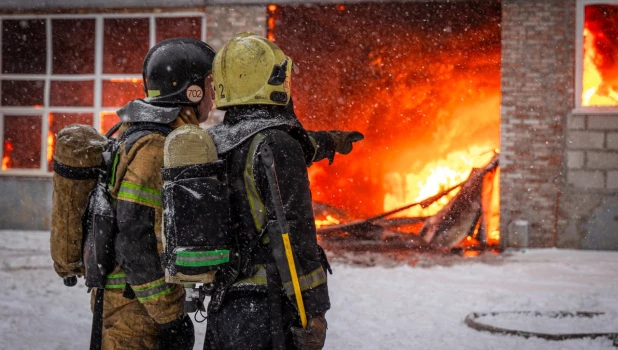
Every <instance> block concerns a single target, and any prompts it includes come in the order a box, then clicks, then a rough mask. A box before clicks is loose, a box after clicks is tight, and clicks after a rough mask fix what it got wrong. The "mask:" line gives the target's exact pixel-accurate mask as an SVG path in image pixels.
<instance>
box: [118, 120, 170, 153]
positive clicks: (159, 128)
mask: <svg viewBox="0 0 618 350" xmlns="http://www.w3.org/2000/svg"><path fill="white" fill-rule="evenodd" d="M170 132H172V128H170V127H169V126H167V125H165V124H156V123H138V124H135V125H132V126H130V127H129V128H128V129H127V130H126V131H125V132H124V133H123V134H122V136H121V137H120V140H118V143H119V144H120V143H122V142H126V145H125V152H127V153H129V150H131V147H133V145H135V143H136V142H137V141H139V139H141V138H142V137H144V136H147V135H150V134H160V135H163V136H167V135H169V133H170Z"/></svg>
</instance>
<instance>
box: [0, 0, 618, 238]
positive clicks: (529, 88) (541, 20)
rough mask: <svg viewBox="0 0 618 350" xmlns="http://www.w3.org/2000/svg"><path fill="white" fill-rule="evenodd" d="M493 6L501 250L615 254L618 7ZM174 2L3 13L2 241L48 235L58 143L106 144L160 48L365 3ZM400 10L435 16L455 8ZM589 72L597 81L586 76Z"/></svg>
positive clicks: (26, 6) (67, 5) (507, 1)
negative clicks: (96, 139)
mask: <svg viewBox="0 0 618 350" xmlns="http://www.w3.org/2000/svg"><path fill="white" fill-rule="evenodd" d="M494 2H495V3H496V4H497V5H496V6H499V11H498V14H497V18H498V20H499V28H500V29H499V30H500V33H499V35H500V39H499V40H500V45H499V46H500V53H499V60H500V61H499V62H498V66H497V67H499V77H496V79H498V80H499V96H500V102H499V119H500V120H499V125H500V127H499V131H496V132H499V143H500V239H501V244H502V245H503V246H519V245H522V242H524V244H523V245H526V246H530V247H552V246H556V247H564V248H583V249H613V250H616V249H618V97H617V96H618V93H617V91H618V83H617V82H618V78H615V77H618V70H617V68H616V67H618V60H617V62H615V63H614V62H609V61H611V60H609V59H606V60H605V61H602V62H601V63H599V62H600V61H599V60H600V58H603V54H606V55H607V52H610V53H611V52H614V53H618V39H614V38H611V36H610V38H609V39H608V42H607V43H605V44H604V45H603V46H602V48H604V49H605V50H606V52H595V55H596V56H595V55H591V54H590V52H592V51H594V48H591V46H590V45H593V44H594V43H593V42H594V38H597V39H596V40H597V41H596V42H599V40H601V39H599V38H601V34H602V33H611V28H610V29H607V28H606V27H608V26H609V27H611V24H612V23H614V24H615V23H618V11H617V10H616V9H618V1H616V0H606V1H592V0H544V1H540V0H502V1H497V0H496V1H494ZM169 3H170V2H164V1H158V0H156V1H134V0H131V1H116V0H109V1H105V2H104V1H85V0H62V1H47V2H44V1H35V0H24V1H20V2H19V3H17V2H10V1H9V2H3V3H2V4H0V13H1V14H0V21H1V25H2V31H1V32H0V33H2V34H1V36H0V43H1V46H2V55H1V57H2V62H1V64H0V65H1V67H2V69H1V70H0V84H1V85H0V94H1V95H0V139H1V140H2V142H1V143H0V154H2V170H0V229H41V230H45V229H49V227H50V213H51V193H52V191H51V188H52V181H51V176H52V174H53V172H52V171H53V169H52V168H51V155H52V154H53V145H54V135H55V133H57V132H58V131H59V130H60V129H61V128H62V127H64V126H66V125H68V124H71V123H75V122H79V123H86V124H90V125H93V126H94V127H96V128H98V129H99V130H101V131H105V130H107V129H108V128H109V127H111V126H112V125H113V124H114V123H115V121H116V115H115V111H116V110H117V109H119V108H120V107H122V106H123V105H124V104H125V103H126V102H128V101H129V100H131V99H133V98H136V97H141V96H142V95H143V92H142V87H141V84H142V81H141V79H142V77H141V62H142V59H143V57H144V55H145V54H146V52H147V51H148V49H149V48H150V47H152V46H153V45H155V44H156V43H157V42H159V41H160V40H163V39H165V38H168V37H174V36H189V37H194V38H197V39H201V40H205V41H206V42H208V43H209V44H211V45H212V46H213V47H214V48H215V49H217V48H219V47H220V46H221V45H222V44H223V43H224V42H225V41H226V40H227V39H228V38H229V37H231V36H232V35H234V34H236V33H238V32H243V31H251V32H255V33H257V34H260V35H264V36H267V35H271V34H272V29H273V26H274V25H275V24H274V23H275V22H276V23H279V22H278V21H279V19H278V17H277V15H276V10H275V9H276V6H275V7H272V6H273V5H277V6H280V7H281V8H284V7H285V8H287V9H290V10H289V11H306V10H303V9H304V8H306V7H307V6H314V7H315V6H317V7H320V6H323V8H324V11H326V10H328V9H330V8H333V9H338V10H341V11H344V9H345V6H349V7H353V6H364V5H363V4H365V3H368V2H365V1H339V2H333V1H309V2H307V1H291V0H289V1H271V2H262V1H248V0H247V1H233V2H230V1H196V0H182V1H175V2H173V7H170V6H168V5H169ZM309 3H311V4H310V5H308V4H309ZM395 3H414V4H415V6H416V7H413V8H414V9H422V7H421V5H422V4H425V3H426V4H428V6H429V4H431V6H433V7H432V9H435V8H439V7H440V6H442V5H441V4H443V3H444V4H446V3H448V2H441V1H437V0H434V1H426V2H423V1H396V2H395ZM450 3H460V4H464V5H462V6H465V4H466V3H470V4H472V5H473V4H474V3H476V2H475V1H455V2H453V1H451V2H450ZM419 4H421V5H419ZM367 6H369V5H367ZM371 6H381V5H379V4H373V5H371ZM383 6H387V5H386V3H385V4H384V5H383ZM389 6H390V5H389ZM436 6H437V7H436ZM411 8H412V7H411ZM471 8H473V9H472V10H470V11H472V12H474V11H475V10H474V8H475V7H474V6H472V7H471ZM289 11H288V12H289ZM312 11H315V8H313V9H312ZM318 11H321V10H320V9H318ZM473 15H474V14H473ZM473 15H471V16H470V18H476V20H477V21H478V20H479V18H481V19H480V20H482V18H483V16H482V15H481V16H473ZM493 18H496V16H494V17H493ZM612 21H614V22H612ZM282 23H285V21H283V22H282ZM598 23H600V24H598ZM604 23H609V25H606V24H604ZM451 27H452V26H445V27H444V31H445V32H447V33H450V30H451ZM480 27H482V26H480ZM599 28H600V29H599ZM595 30H597V31H596V32H595ZM604 30H605V32H603V31H604ZM479 33H481V32H479ZM595 33H596V34H595ZM598 33H601V34H598ZM478 35H480V34H478ZM594 35H597V37H595V36H594ZM288 38H292V39H293V38H294V35H293V34H291V35H288ZM591 40H592V41H591ZM316 44H318V43H316ZM614 46H615V47H616V49H615V50H616V51H612V50H614V48H613V47H614ZM591 50H592V51H591ZM371 54H372V53H370V55H371ZM610 56H611V54H610ZM372 57H373V56H372ZM614 57H618V56H614ZM372 59H374V61H375V60H377V59H378V58H375V57H373V58H372ZM614 59H615V58H614ZM590 64H593V66H594V65H595V64H596V67H597V69H596V71H594V72H592V73H590V72H591V68H590V67H591V66H590ZM593 68H594V67H593ZM301 69H302V65H301ZM592 70H594V69H592ZM371 72H373V71H371ZM595 79H596V80H597V82H596V85H594V84H595V82H594V81H595ZM599 80H600V82H599ZM591 84H593V85H594V86H592V85H591ZM614 88H615V89H616V90H613V89H614ZM309 123H311V122H309ZM522 236H525V237H523V238H525V239H523V238H522Z"/></svg>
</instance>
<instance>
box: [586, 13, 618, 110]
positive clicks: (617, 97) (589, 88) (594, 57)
mask: <svg viewBox="0 0 618 350" xmlns="http://www.w3.org/2000/svg"><path fill="white" fill-rule="evenodd" d="M583 36H584V45H583V46H584V52H583V55H584V56H583V81H582V83H583V84H582V101H581V102H582V106H618V6H616V5H588V6H586V8H585V20H584V32H583Z"/></svg>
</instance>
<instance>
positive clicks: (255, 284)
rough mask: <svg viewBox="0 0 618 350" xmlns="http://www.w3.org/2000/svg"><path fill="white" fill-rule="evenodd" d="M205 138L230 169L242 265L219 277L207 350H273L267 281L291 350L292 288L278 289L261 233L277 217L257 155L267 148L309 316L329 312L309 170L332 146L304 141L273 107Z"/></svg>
mask: <svg viewBox="0 0 618 350" xmlns="http://www.w3.org/2000/svg"><path fill="white" fill-rule="evenodd" d="M210 132H211V134H212V135H213V138H214V140H215V144H216V145H217V151H218V153H219V155H220V157H222V158H224V159H225V161H226V164H227V174H228V178H227V183H228V189H229V192H230V202H231V210H230V215H231V219H232V220H231V222H232V225H233V226H232V232H233V234H234V237H235V239H236V240H237V242H238V245H237V251H238V253H239V256H240V259H239V260H238V261H236V262H232V263H231V264H230V266H231V267H232V268H231V269H232V270H234V271H232V272H229V271H228V273H225V274H220V275H219V276H218V277H217V278H218V280H217V281H216V285H217V287H216V290H215V293H214V295H213V297H212V299H211V303H210V305H209V314H208V315H209V316H208V331H207V336H206V343H205V349H218V348H224V347H225V348H236V347H237V348H246V349H262V348H268V347H270V346H271V345H270V343H271V338H270V336H271V333H272V329H271V328H272V326H271V324H272V317H273V316H272V313H271V311H272V310H271V309H272V307H273V305H272V296H271V299H269V296H268V281H271V283H272V281H273V280H274V281H276V283H278V287H279V291H280V292H281V298H280V300H281V303H280V304H281V305H280V306H281V312H280V317H281V320H282V326H283V332H284V333H285V338H286V343H287V344H288V345H289V346H288V348H292V347H293V345H292V340H291V333H290V331H289V328H290V327H291V326H299V315H298V311H297V309H296V304H295V301H294V300H295V299H294V295H293V289H292V286H291V284H288V285H286V284H283V283H281V278H280V276H278V272H277V270H276V264H275V260H274V258H273V255H272V252H271V249H270V245H269V239H268V238H267V234H266V231H267V230H269V229H270V228H271V227H277V218H276V214H275V210H274V207H273V202H272V198H271V192H270V190H269V183H268V179H267V177H266V170H265V167H264V165H263V161H262V158H261V157H260V156H259V149H260V145H262V144H263V143H268V145H269V146H270V148H271V149H272V153H273V158H274V162H275V167H276V176H277V181H278V185H279V192H280V194H281V199H282V202H283V207H284V213H285V218H286V220H287V222H288V224H289V227H290V232H289V237H290V241H291V245H292V249H293V251H294V254H295V257H296V261H297V263H298V265H299V266H297V268H298V269H299V271H301V272H299V281H300V286H301V290H302V297H303V300H304V306H305V310H306V313H307V315H308V316H309V317H311V315H317V314H323V313H324V312H326V311H327V310H328V309H329V308H330V300H329V296H328V287H327V283H326V282H327V281H326V272H325V271H326V269H327V268H328V263H327V262H326V258H325V255H324V253H323V250H322V249H321V247H320V246H319V245H318V243H317V238H316V229H315V220H314V216H313V210H312V205H311V191H310V189H309V180H308V176H307V165H309V164H310V163H311V162H312V161H313V160H319V159H321V158H327V157H329V155H331V153H334V152H331V150H332V144H329V140H330V139H329V138H328V137H327V135H326V133H311V134H308V133H307V132H305V131H304V129H302V127H301V126H300V124H299V123H298V121H296V119H295V117H294V116H293V114H292V115H291V116H290V115H289V114H287V115H281V114H278V113H277V107H275V108H273V107H260V108H255V109H253V108H250V107H244V108H238V109H232V110H229V111H228V112H227V114H226V117H225V122H224V124H223V125H221V126H217V127H214V128H213V129H211V130H210ZM331 142H332V141H331ZM273 266H274V268H273ZM226 278H227V279H228V280H226V281H224V280H225V279H226ZM269 300H271V301H269Z"/></svg>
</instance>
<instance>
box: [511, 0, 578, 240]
mask: <svg viewBox="0 0 618 350" xmlns="http://www.w3.org/2000/svg"><path fill="white" fill-rule="evenodd" d="M574 32H575V0H528V1H516V0H503V1H502V69H501V82H502V108H501V152H502V153H501V155H500V166H501V177H500V186H501V201H500V205H501V223H500V230H501V232H502V236H503V237H508V233H509V230H510V231H513V223H514V222H515V221H517V220H526V221H528V223H529V226H528V235H529V244H530V245H531V246H535V247H544V246H551V245H552V244H553V242H554V233H555V225H556V224H557V223H558V224H560V223H561V222H562V221H558V222H557V220H562V219H561V218H559V217H557V215H556V213H557V203H558V201H559V200H560V199H559V193H560V190H561V188H562V187H563V183H564V172H563V168H564V165H563V161H564V158H565V156H564V155H565V152H564V144H565V139H564V136H565V135H564V133H565V129H566V128H565V124H566V116H567V115H568V113H570V111H571V110H572V109H573V106H574V102H573V91H574V67H575V57H574V46H575V37H574V35H573V33H574ZM574 161H576V160H574Z"/></svg>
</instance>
